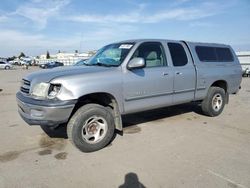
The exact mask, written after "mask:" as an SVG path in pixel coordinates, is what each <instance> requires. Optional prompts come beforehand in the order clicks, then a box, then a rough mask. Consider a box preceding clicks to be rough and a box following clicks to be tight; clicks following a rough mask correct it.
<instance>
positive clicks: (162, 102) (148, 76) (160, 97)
mask: <svg viewBox="0 0 250 188" xmlns="http://www.w3.org/2000/svg"><path fill="white" fill-rule="evenodd" d="M135 57H141V58H143V59H144V60H145V63H146V67H145V68H140V69H132V70H127V71H126V72H125V73H124V74H123V93H124V110H125V113H131V112H137V111H143V110H147V109H153V108H157V107H162V106H166V105H171V104H172V103H173V95H172V92H173V79H174V75H173V70H172V68H171V67H168V66H167V61H166V55H165V50H164V47H163V45H162V44H161V43H160V42H144V43H142V44H140V45H139V47H138V48H137V49H136V50H135V52H134V54H133V55H132V57H131V58H130V60H131V59H133V58H135Z"/></svg>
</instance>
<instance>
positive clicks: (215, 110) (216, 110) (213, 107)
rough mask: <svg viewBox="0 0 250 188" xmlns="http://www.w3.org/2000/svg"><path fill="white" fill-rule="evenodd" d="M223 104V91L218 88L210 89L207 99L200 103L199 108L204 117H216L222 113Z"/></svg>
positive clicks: (224, 95)
mask: <svg viewBox="0 0 250 188" xmlns="http://www.w3.org/2000/svg"><path fill="white" fill-rule="evenodd" d="M225 102H226V94H225V90H224V89H222V88H220V87H210V88H209V90H208V94H207V97H206V98H205V99H204V100H203V101H202V103H201V108H202V111H203V113H204V114H205V115H208V116H211V117H213V116H218V115H219V114H221V112H222V111H223V109H224V106H225Z"/></svg>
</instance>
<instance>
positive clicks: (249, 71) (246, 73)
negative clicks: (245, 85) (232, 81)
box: [242, 68, 250, 77]
mask: <svg viewBox="0 0 250 188" xmlns="http://www.w3.org/2000/svg"><path fill="white" fill-rule="evenodd" d="M242 71H243V73H242V76H243V77H250V70H249V68H246V69H245V70H242Z"/></svg>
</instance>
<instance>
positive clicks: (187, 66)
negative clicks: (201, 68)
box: [168, 42, 196, 104]
mask: <svg viewBox="0 0 250 188" xmlns="http://www.w3.org/2000/svg"><path fill="white" fill-rule="evenodd" d="M168 48H169V51H170V55H171V59H172V65H173V67H174V96H173V100H174V101H173V102H174V104H179V103H183V102H190V101H192V100H194V94H195V87H196V71H195V67H194V64H193V62H192V58H191V55H190V53H189V51H188V48H187V46H186V45H185V44H184V43H182V42H168Z"/></svg>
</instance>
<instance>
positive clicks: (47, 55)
mask: <svg viewBox="0 0 250 188" xmlns="http://www.w3.org/2000/svg"><path fill="white" fill-rule="evenodd" d="M49 58H50V55H49V51H47V54H46V59H49Z"/></svg>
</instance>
